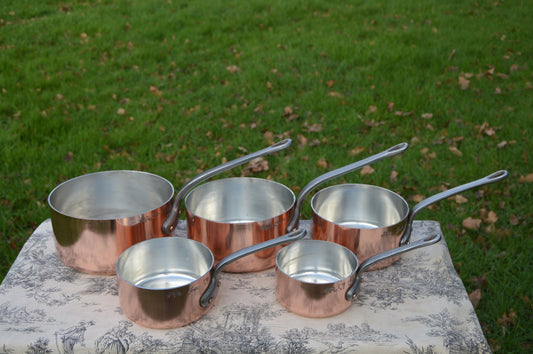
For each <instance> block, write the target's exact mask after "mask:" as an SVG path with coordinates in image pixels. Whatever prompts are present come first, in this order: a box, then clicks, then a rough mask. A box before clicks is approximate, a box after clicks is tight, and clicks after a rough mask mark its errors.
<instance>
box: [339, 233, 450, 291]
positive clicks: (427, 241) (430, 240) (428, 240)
mask: <svg viewBox="0 0 533 354" xmlns="http://www.w3.org/2000/svg"><path fill="white" fill-rule="evenodd" d="M441 238H442V236H441V235H440V234H436V235H432V236H428V237H425V238H423V239H421V240H418V241H415V242H412V243H410V244H407V245H404V246H400V247H398V248H394V249H392V250H388V251H385V252H381V253H378V254H376V255H375V256H372V257H370V258H367V260H366V261H364V262H363V263H361V265H360V266H359V268H357V270H356V271H355V280H354V283H353V284H352V286H350V288H349V289H348V291H347V292H346V300H348V301H355V299H356V298H357V291H358V290H359V286H360V285H361V274H362V273H363V272H364V271H365V270H366V269H367V268H368V267H370V266H371V265H373V264H375V263H377V262H381V261H383V260H385V259H387V258H391V257H394V256H397V255H399V254H402V253H405V252H409V251H411V250H414V249H416V248H421V247H426V246H429V245H432V244H434V243H437V242H439V241H440V240H441Z"/></svg>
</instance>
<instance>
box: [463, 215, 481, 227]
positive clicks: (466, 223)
mask: <svg viewBox="0 0 533 354" xmlns="http://www.w3.org/2000/svg"><path fill="white" fill-rule="evenodd" d="M462 225H463V227H464V228H465V229H469V230H477V229H479V226H481V219H473V218H472V217H470V216H469V217H467V218H466V219H464V220H463V223H462Z"/></svg>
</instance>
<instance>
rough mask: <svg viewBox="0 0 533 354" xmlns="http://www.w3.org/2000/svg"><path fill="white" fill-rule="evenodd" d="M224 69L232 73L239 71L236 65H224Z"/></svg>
mask: <svg viewBox="0 0 533 354" xmlns="http://www.w3.org/2000/svg"><path fill="white" fill-rule="evenodd" d="M226 70H227V71H229V72H230V73H232V74H235V73H237V72H239V71H240V70H241V69H240V68H239V67H238V66H237V65H228V66H226Z"/></svg>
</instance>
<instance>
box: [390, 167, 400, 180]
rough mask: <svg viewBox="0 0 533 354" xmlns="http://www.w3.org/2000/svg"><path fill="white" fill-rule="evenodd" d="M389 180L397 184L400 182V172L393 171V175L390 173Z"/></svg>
mask: <svg viewBox="0 0 533 354" xmlns="http://www.w3.org/2000/svg"><path fill="white" fill-rule="evenodd" d="M389 180H390V181H391V182H396V181H398V172H397V171H394V170H392V171H391V173H390V177H389Z"/></svg>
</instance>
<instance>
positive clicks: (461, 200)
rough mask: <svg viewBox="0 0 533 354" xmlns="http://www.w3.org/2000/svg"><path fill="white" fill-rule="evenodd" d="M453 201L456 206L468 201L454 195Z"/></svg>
mask: <svg viewBox="0 0 533 354" xmlns="http://www.w3.org/2000/svg"><path fill="white" fill-rule="evenodd" d="M454 199H455V202H456V203H457V204H464V203H468V199H466V198H465V197H463V196H462V195H456V196H455V198H454Z"/></svg>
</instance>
